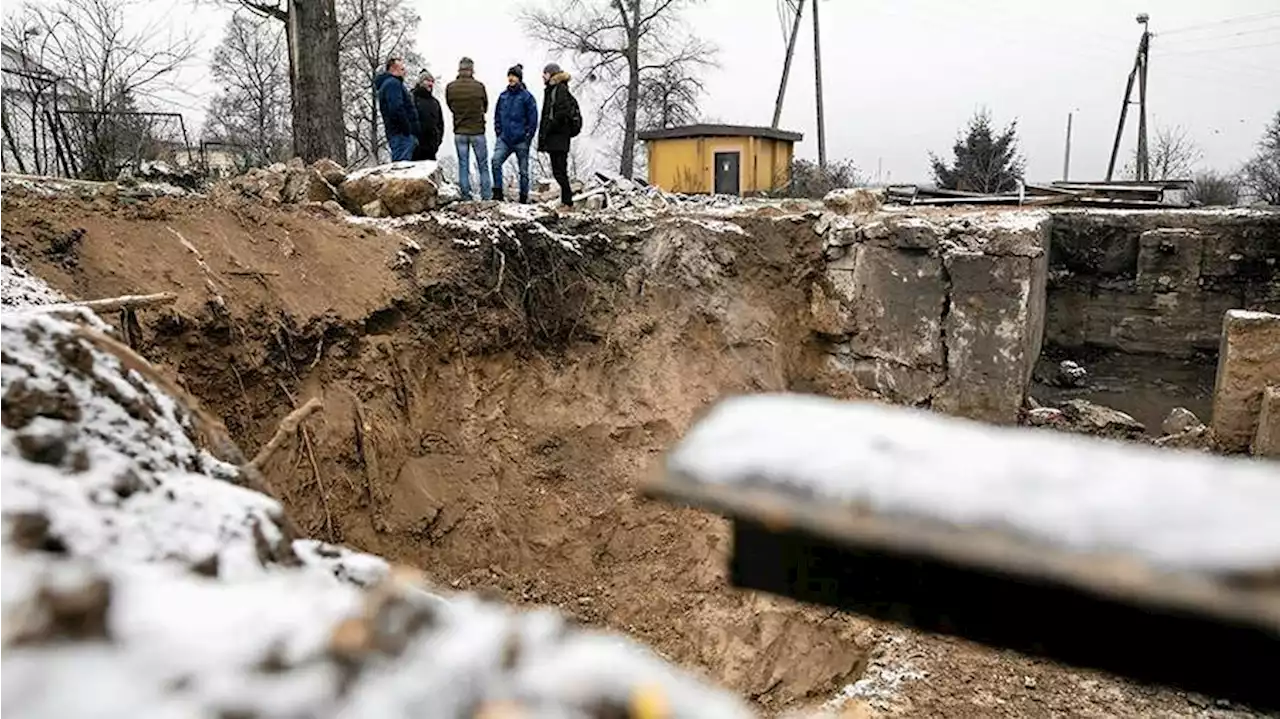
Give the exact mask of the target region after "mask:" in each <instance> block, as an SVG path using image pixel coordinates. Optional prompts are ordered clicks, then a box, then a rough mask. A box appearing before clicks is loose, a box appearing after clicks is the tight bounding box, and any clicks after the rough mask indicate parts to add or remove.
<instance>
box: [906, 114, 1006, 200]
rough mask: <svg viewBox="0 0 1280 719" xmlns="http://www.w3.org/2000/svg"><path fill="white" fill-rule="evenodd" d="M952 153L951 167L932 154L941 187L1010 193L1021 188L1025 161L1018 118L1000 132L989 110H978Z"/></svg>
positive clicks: (934, 172)
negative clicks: (1019, 143) (953, 156)
mask: <svg viewBox="0 0 1280 719" xmlns="http://www.w3.org/2000/svg"><path fill="white" fill-rule="evenodd" d="M952 152H954V153H955V162H954V163H953V164H952V165H951V166H949V167H948V166H947V163H946V162H944V161H943V160H942V158H940V157H938V156H937V155H935V154H933V153H932V152H931V153H929V164H930V165H931V166H932V167H933V178H934V181H935V182H937V184H938V187H940V188H943V189H947V190H963V191H966V192H1011V191H1013V190H1016V189H1017V188H1018V181H1019V180H1021V179H1022V173H1023V168H1024V166H1025V164H1026V160H1025V159H1024V158H1023V157H1022V155H1020V154H1019V153H1018V123H1017V121H1016V120H1015V121H1013V122H1011V123H1009V126H1008V127H1006V128H1005V129H1004V130H1002V131H1000V132H998V133H997V132H996V131H995V129H994V127H993V126H992V123H991V113H990V111H988V110H979V111H978V112H976V113H974V115H973V117H971V118H970V119H969V126H968V128H967V129H966V130H965V132H964V134H963V136H961V137H957V138H956V144H955V146H954V147H953V148H952Z"/></svg>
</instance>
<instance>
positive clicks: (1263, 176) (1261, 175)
mask: <svg viewBox="0 0 1280 719" xmlns="http://www.w3.org/2000/svg"><path fill="white" fill-rule="evenodd" d="M1241 179H1242V181H1243V182H1244V186H1245V187H1246V188H1248V190H1249V192H1250V194H1251V195H1252V196H1253V199H1254V200H1255V201H1257V202H1262V203H1265V204H1268V205H1280V111H1277V112H1276V116H1275V118H1273V119H1272V120H1271V124H1269V125H1267V129H1266V131H1265V132H1264V133H1263V135H1262V139H1261V140H1259V141H1258V154H1256V155H1254V156H1253V159H1252V160H1249V162H1248V163H1246V164H1245V166H1244V170H1243V171H1242V173H1241Z"/></svg>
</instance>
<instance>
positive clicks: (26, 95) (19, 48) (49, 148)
mask: <svg viewBox="0 0 1280 719" xmlns="http://www.w3.org/2000/svg"><path fill="white" fill-rule="evenodd" d="M42 27H43V26H42V22H41V19H40V18H39V17H37V16H35V15H34V14H33V13H32V12H31V11H30V8H24V11H23V12H18V13H14V14H11V15H9V16H8V17H6V18H5V19H4V25H3V28H0V38H2V39H3V41H4V45H5V47H6V50H7V51H11V52H14V53H16V54H17V58H16V62H14V63H13V66H12V67H6V69H7V70H9V72H6V73H5V75H4V103H3V115H2V116H0V120H2V121H3V127H4V149H5V155H4V159H5V162H4V168H5V170H6V171H10V170H11V168H10V162H12V163H13V164H14V165H16V166H17V169H18V171H19V172H23V173H25V172H29V171H30V172H34V173H35V174H37V175H43V174H46V173H51V172H54V171H56V169H57V168H56V162H58V161H61V162H63V163H64V169H66V170H68V171H69V168H67V167H65V163H66V156H65V154H64V153H63V152H62V150H63V148H61V147H60V146H58V140H59V139H58V136H57V133H56V132H55V129H56V127H57V125H56V122H57V117H56V115H55V112H56V111H57V106H58V94H59V89H61V90H62V94H64V95H66V94H68V91H69V90H70V87H69V86H67V85H66V83H65V82H64V81H62V80H61V79H60V78H59V77H58V76H57V75H55V74H54V73H53V72H52V71H50V70H49V68H48V67H47V65H46V62H47V58H46V55H47V52H46V48H47V47H48V44H49V42H50V40H51V39H52V38H51V36H50V35H49V34H48V33H46V32H44V31H43V29H42ZM59 86H61V87H59ZM60 155H61V157H60Z"/></svg>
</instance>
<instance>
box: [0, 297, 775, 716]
mask: <svg viewBox="0 0 1280 719" xmlns="http://www.w3.org/2000/svg"><path fill="white" fill-rule="evenodd" d="M5 282H6V288H8V287H9V283H13V286H14V287H20V288H22V290H23V292H24V293H26V295H30V296H31V297H33V298H35V299H34V301H46V300H56V299H59V298H57V297H56V295H55V293H53V292H52V291H50V290H48V288H47V287H41V285H42V284H43V283H40V282H39V280H36V279H34V278H31V277H29V276H23V275H21V274H19V273H16V272H15V273H9V274H6V276H5ZM18 294H19V293H17V292H15V293H14V296H15V297H16V296H18ZM6 296H8V294H6ZM0 323H2V324H0V335H2V341H3V346H4V353H5V361H4V363H3V366H2V369H3V375H2V376H0V385H2V387H0V390H2V391H3V394H4V398H5V405H4V409H5V421H4V425H3V428H2V429H0V462H2V465H0V486H2V491H0V509H2V510H3V514H4V525H5V527H4V545H3V548H2V549H0V554H2V561H0V602H2V604H3V613H4V623H3V633H4V654H3V659H2V660H0V661H2V662H3V672H2V673H0V682H2V687H0V689H2V692H3V696H4V709H5V710H6V711H7V712H9V713H11V714H13V715H14V716H50V717H101V718H105V719H133V718H139V717H140V718H145V719H153V718H155V719H160V718H163V719H169V718H170V717H172V718H174V719H177V718H179V717H192V716H229V715H238V716H239V715H245V716H257V717H264V718H265V717H281V718H284V717H299V716H309V717H353V718H354V717H372V716H378V717H406V718H407V717H420V716H439V717H458V718H459V719H461V718H462V717H470V716H474V715H475V712H476V711H478V710H479V709H480V708H482V707H483V706H484V704H485V703H487V702H495V701H504V700H509V701H514V702H517V703H518V704H519V705H520V706H522V707H523V708H524V712H522V713H523V714H524V715H526V716H556V717H569V716H587V715H589V714H590V713H591V712H595V711H598V710H599V708H600V707H601V706H616V707H625V706H627V704H628V703H629V702H630V701H631V700H633V699H634V697H635V696H636V695H637V693H638V692H652V693H654V694H656V695H658V697H660V698H661V699H662V700H663V701H664V702H665V703H666V704H667V706H668V707H669V708H670V710H671V712H670V716H672V717H709V718H712V719H718V718H721V717H723V718H725V719H736V718H737V717H748V716H751V712H750V710H749V709H748V708H747V707H746V706H745V705H744V704H743V703H742V702H741V700H739V699H738V698H736V697H734V696H732V695H729V694H727V693H724V692H720V691H717V690H715V689H712V688H710V687H707V686H705V685H703V684H701V683H700V682H698V681H697V680H695V679H694V678H692V677H690V676H689V675H687V674H685V673H684V672H682V671H681V670H679V669H676V668H675V667H673V666H671V665H669V664H666V663H665V662H663V661H661V660H660V659H659V658H658V657H656V656H655V655H654V654H653V653H652V652H650V651H648V650H646V649H644V648H643V647H641V646H639V645H637V644H635V643H634V642H631V641H629V640H627V639H625V638H622V637H619V636H614V635H609V634H604V633H600V632H595V631H589V630H584V629H580V628H577V627H574V626H570V625H569V624H568V623H567V622H566V620H565V619H564V618H563V617H561V616H560V615H558V614H556V613H554V612H552V611H549V610H538V611H533V612H519V611H515V610H513V609H511V608H508V607H504V606H501V605H496V604H491V603H486V602H482V601H479V600H478V599H476V598H474V597H469V596H466V595H457V596H448V597H445V596H442V595H439V594H436V593H434V592H433V591H431V590H430V589H429V588H428V587H427V586H426V585H425V583H423V582H421V581H419V580H417V579H414V578H413V576H412V575H406V573H405V572H404V570H398V571H392V569H391V568H390V567H389V565H388V564H387V563H386V562H385V561H383V560H382V559H380V558H378V557H374V556H371V555H368V554H362V553H360V552H354V551H351V550H349V549H345V548H342V547H335V546H332V545H328V544H325V543H322V542H318V541H314V540H294V541H293V542H292V543H291V545H285V544H283V541H282V540H283V539H284V534H283V531H282V530H281V528H280V527H279V525H278V524H277V520H278V519H279V514H280V508H279V505H278V504H277V503H276V502H275V500H273V499H271V498H269V497H266V496H264V495H261V494H258V493H256V492H252V491H250V490H247V489H244V488H242V487H240V486H237V485H236V484H234V481H236V480H237V479H238V477H239V470H238V468H236V467H233V466H231V465H228V464H226V463H224V462H221V461H219V460H217V459H215V458H213V457H212V456H210V455H208V454H207V453H206V452H204V451H203V450H201V449H199V448H198V447H197V446H196V445H195V443H194V442H193V441H192V435H193V431H192V422H193V420H192V418H191V417H189V416H188V415H187V412H186V410H185V409H183V408H182V406H181V405H180V403H179V402H177V401H176V400H175V399H174V398H173V397H170V396H168V395H167V394H165V393H164V392H163V391H162V390H161V389H160V388H159V387H157V386H156V385H155V384H153V383H152V382H151V381H150V380H149V379H148V378H147V377H144V376H142V375H140V374H139V373H138V371H137V370H133V369H126V368H125V367H124V366H123V365H122V363H121V361H120V359H119V358H117V357H115V356H114V355H113V354H112V353H110V352H108V351H106V350H103V349H100V348H98V346H97V345H94V344H91V343H89V341H88V340H87V339H85V337H84V335H83V334H82V333H80V332H79V331H78V330H77V328H76V326H75V325H74V324H73V323H71V322H67V321H64V320H62V319H59V318H56V317H53V316H51V315H48V314H45V313H40V312H34V311H33V312H24V313H10V312H6V313H4V315H3V316H0ZM264 546H265V547H266V550H268V551H269V552H270V553H269V554H266V555H264ZM282 546H283V547H286V548H287V547H290V546H291V548H292V550H293V552H292V554H293V555H295V556H296V557H297V558H298V559H299V560H300V561H301V563H300V566H292V565H291V564H290V563H289V562H288V561H287V559H288V556H287V555H286V553H285V552H283V551H281V548H282ZM213 558H216V561H214V560H213ZM406 577H408V578H406Z"/></svg>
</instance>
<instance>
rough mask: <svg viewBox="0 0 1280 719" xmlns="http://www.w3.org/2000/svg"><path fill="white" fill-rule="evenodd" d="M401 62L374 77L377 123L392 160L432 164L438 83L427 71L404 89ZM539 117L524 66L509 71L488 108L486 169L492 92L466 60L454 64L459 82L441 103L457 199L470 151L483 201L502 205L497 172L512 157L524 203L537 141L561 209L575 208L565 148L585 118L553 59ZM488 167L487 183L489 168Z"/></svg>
mask: <svg viewBox="0 0 1280 719" xmlns="http://www.w3.org/2000/svg"><path fill="white" fill-rule="evenodd" d="M404 78H405V65H404V61H403V60H401V59H400V58H397V57H393V58H391V59H389V60H387V64H386V68H385V70H384V71H383V72H381V73H379V74H378V76H377V77H375V78H374V81H373V84H374V88H375V89H376V90H377V95H378V106H379V108H380V110H381V112H382V124H383V127H384V128H385V130H386V133H387V145H388V146H389V147H390V150H391V160H392V161H393V162H397V161H400V160H434V159H436V153H437V152H439V150H440V145H441V143H442V142H443V141H444V111H443V109H442V108H441V107H440V101H439V100H437V99H436V97H435V94H434V91H435V78H434V77H432V75H431V73H429V72H427V71H426V70H423V71H422V74H420V75H419V76H418V82H417V84H415V85H414V86H413V89H412V90H410V89H409V88H408V86H407V85H406V84H405V81H404ZM542 82H543V85H544V86H545V89H544V90H543V94H542V112H541V113H539V112H538V103H537V101H536V100H535V99H534V97H533V93H531V92H529V89H528V88H527V87H525V84H524V67H523V66H521V65H515V66H513V67H511V68H510V69H508V70H507V86H506V88H505V89H504V90H503V91H502V94H501V95H499V96H498V102H497V104H496V105H495V107H494V110H493V129H494V136H495V142H494V148H493V160H492V165H490V158H489V146H488V142H487V140H486V137H485V129H486V122H485V116H486V115H487V114H488V112H489V93H488V91H487V90H486V89H485V87H484V84H483V83H481V82H480V81H479V80H477V79H476V78H475V62H473V61H472V60H471V58H469V57H464V58H462V60H460V61H459V62H458V77H457V79H455V80H454V81H453V82H451V83H449V84H448V86H447V87H445V103H446V104H447V105H448V106H449V112H450V113H452V115H453V146H454V149H455V150H456V151H457V153H458V185H459V188H460V189H461V191H462V199H463V200H470V199H472V195H471V155H472V153H474V154H475V157H476V169H477V174H478V175H479V183H480V197H481V198H485V199H488V198H492V199H494V200H502V199H504V198H503V189H502V188H503V184H502V168H503V165H505V164H506V162H507V159H508V158H510V157H511V155H515V156H516V166H517V168H518V169H519V173H520V183H519V187H520V197H519V200H520V202H522V203H524V202H528V201H529V186H530V177H529V152H530V150H531V149H532V148H533V142H534V139H535V138H536V139H537V149H538V151H539V152H545V153H547V155H549V157H550V160H551V174H552V175H553V176H554V177H555V180H556V183H557V184H558V185H559V186H560V204H561V205H562V206H564V207H571V206H572V205H573V191H572V190H571V189H570V187H569V147H570V144H571V143H572V140H573V138H574V137H577V136H578V133H580V132H581V131H582V113H581V110H580V108H579V107H578V101H577V99H576V98H575V97H574V96H573V93H571V92H570V91H569V73H567V72H565V71H564V70H562V69H561V68H560V66H559V65H557V64H555V63H554V62H552V63H548V64H547V66H546V67H544V68H543V69H542ZM491 167H492V170H493V174H492V181H491V180H490V173H489V170H490V168H491Z"/></svg>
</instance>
